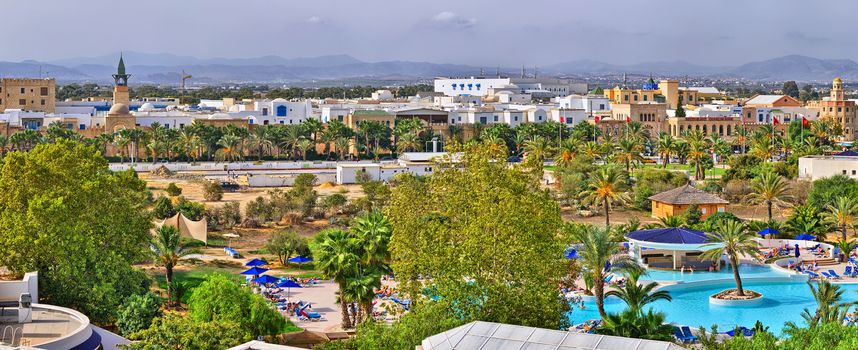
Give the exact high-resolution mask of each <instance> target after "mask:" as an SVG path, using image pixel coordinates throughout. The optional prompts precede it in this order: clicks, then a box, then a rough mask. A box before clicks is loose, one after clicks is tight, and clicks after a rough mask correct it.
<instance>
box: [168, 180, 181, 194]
mask: <svg viewBox="0 0 858 350" xmlns="http://www.w3.org/2000/svg"><path fill="white" fill-rule="evenodd" d="M164 191H165V192H167V194H169V195H170V196H172V197H175V196H178V195H180V194H182V189H181V188H179V186H176V183H175V182H171V183H170V184H169V185H167V188H166V189H165V190H164Z"/></svg>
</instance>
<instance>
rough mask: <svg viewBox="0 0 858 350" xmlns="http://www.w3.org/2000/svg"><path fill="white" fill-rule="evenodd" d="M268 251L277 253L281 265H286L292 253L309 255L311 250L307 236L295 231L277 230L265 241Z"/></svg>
mask: <svg viewBox="0 0 858 350" xmlns="http://www.w3.org/2000/svg"><path fill="white" fill-rule="evenodd" d="M265 249H266V250H267V251H268V253H271V254H275V255H277V259H279V260H280V264H281V265H286V260H287V259H289V258H290V257H291V256H292V254H298V255H305V256H306V255H307V254H308V253H309V252H310V249H309V246H308V242H307V238H305V237H302V236H299V235H298V234H297V233H295V232H293V231H277V232H274V234H273V235H271V237H270V238H268V242H266V243H265Z"/></svg>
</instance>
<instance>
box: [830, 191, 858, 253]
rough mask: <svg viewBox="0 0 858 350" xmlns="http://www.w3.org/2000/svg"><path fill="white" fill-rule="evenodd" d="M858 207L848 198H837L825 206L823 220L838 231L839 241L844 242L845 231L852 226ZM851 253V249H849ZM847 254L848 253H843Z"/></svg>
mask: <svg viewBox="0 0 858 350" xmlns="http://www.w3.org/2000/svg"><path fill="white" fill-rule="evenodd" d="M856 212H858V205H856V204H855V201H854V200H853V199H852V198H849V197H837V199H836V200H834V203H829V204H826V205H825V213H823V214H822V217H823V218H824V220H825V221H826V222H827V223H829V224H831V225H834V226H835V227H837V228H838V229H839V230H840V235H841V238H840V239H841V240H843V241H845V240H846V229H847V228H848V227H850V226H852V225H853V223H854V221H855V214H856ZM850 251H851V249H850ZM844 253H848V252H844Z"/></svg>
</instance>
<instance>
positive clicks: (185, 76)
mask: <svg viewBox="0 0 858 350" xmlns="http://www.w3.org/2000/svg"><path fill="white" fill-rule="evenodd" d="M191 78H193V77H192V76H191V75H190V74H188V73H185V70H184V69H182V97H185V81H186V80H188V79H191ZM179 103H182V101H181V100H180V101H179Z"/></svg>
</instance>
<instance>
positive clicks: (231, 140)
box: [215, 134, 241, 162]
mask: <svg viewBox="0 0 858 350" xmlns="http://www.w3.org/2000/svg"><path fill="white" fill-rule="evenodd" d="M217 145H218V146H220V147H221V148H220V149H218V150H217V152H215V159H218V160H220V161H227V162H232V161H234V160H236V159H241V138H240V137H238V136H237V135H232V134H226V135H223V137H221V138H220V140H219V141H218V142H217Z"/></svg>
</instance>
